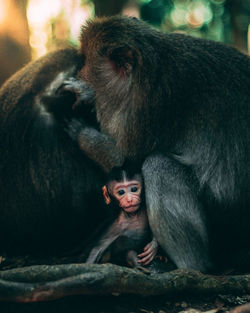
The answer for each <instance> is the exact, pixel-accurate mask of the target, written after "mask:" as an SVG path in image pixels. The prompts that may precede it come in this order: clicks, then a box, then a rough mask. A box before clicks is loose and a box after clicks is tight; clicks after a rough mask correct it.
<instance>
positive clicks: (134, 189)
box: [130, 187, 138, 192]
mask: <svg viewBox="0 0 250 313" xmlns="http://www.w3.org/2000/svg"><path fill="white" fill-rule="evenodd" d="M130 190H131V192H136V191H138V187H131V189H130Z"/></svg>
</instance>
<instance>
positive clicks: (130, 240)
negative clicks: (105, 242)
mask: <svg viewBox="0 0 250 313" xmlns="http://www.w3.org/2000/svg"><path fill="white" fill-rule="evenodd" d="M150 240H152V239H151V233H150V229H149V227H148V226H146V227H144V228H143V229H141V228H134V229H129V228H128V229H123V231H122V232H121V234H120V235H119V236H118V237H117V238H116V239H115V240H114V241H113V242H112V243H111V244H110V245H109V246H108V247H107V248H106V249H105V251H104V252H103V254H102V257H101V260H100V263H106V262H112V263H115V264H119V265H126V258H127V254H128V252H129V251H135V252H136V253H137V254H138V253H141V252H142V251H143V248H144V247H145V246H146V244H147V243H149V241H150Z"/></svg>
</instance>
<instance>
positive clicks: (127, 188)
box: [112, 180, 142, 213]
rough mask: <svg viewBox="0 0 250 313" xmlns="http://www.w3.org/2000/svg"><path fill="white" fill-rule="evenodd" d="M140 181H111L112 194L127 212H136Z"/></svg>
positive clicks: (138, 205) (138, 204) (138, 202)
mask: <svg viewBox="0 0 250 313" xmlns="http://www.w3.org/2000/svg"><path fill="white" fill-rule="evenodd" d="M141 190H142V187H141V182H140V181H138V180H130V181H122V182H113V186H112V195H113V197H114V198H115V199H116V200H117V201H118V202H119V206H120V207H121V208H122V209H123V210H124V211H125V212H127V213H133V212H136V211H137V210H138V209H139V207H140V203H141Z"/></svg>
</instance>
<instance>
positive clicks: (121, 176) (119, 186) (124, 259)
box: [86, 162, 158, 272]
mask: <svg viewBox="0 0 250 313" xmlns="http://www.w3.org/2000/svg"><path fill="white" fill-rule="evenodd" d="M125 163H126V162H125ZM127 164H128V162H127ZM127 164H126V165H124V166H122V167H115V168H113V169H112V171H111V173H110V175H109V179H108V181H107V184H106V185H105V186H104V187H103V196H104V199H105V202H106V204H107V205H110V206H113V208H114V209H115V210H119V215H118V217H117V218H116V219H115V221H114V222H113V223H112V225H110V226H109V227H108V228H107V229H106V230H105V231H104V232H103V233H102V235H101V236H100V238H99V240H98V241H97V245H96V246H95V247H94V248H93V249H92V250H91V251H90V254H89V256H88V258H87V261H86V262H87V263H107V262H110V263H115V264H118V265H127V266H131V267H136V268H138V269H141V270H143V271H145V272H147V270H146V269H145V268H144V267H143V266H145V265H148V264H149V263H150V262H151V261H152V260H153V259H154V257H155V255H156V252H157V249H158V243H157V241H156V239H155V238H152V233H151V231H150V228H149V224H148V217H147V212H146V208H145V202H144V197H143V179H142V176H141V174H140V173H139V171H136V170H135V167H134V166H132V165H130V166H128V165H127ZM142 251H143V252H142Z"/></svg>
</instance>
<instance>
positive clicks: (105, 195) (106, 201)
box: [102, 186, 111, 204]
mask: <svg viewBox="0 0 250 313" xmlns="http://www.w3.org/2000/svg"><path fill="white" fill-rule="evenodd" d="M102 193H103V197H104V200H105V203H106V204H110V203H111V199H110V196H109V193H108V189H107V187H106V186H103V187H102Z"/></svg>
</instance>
